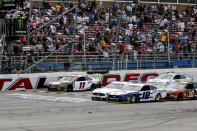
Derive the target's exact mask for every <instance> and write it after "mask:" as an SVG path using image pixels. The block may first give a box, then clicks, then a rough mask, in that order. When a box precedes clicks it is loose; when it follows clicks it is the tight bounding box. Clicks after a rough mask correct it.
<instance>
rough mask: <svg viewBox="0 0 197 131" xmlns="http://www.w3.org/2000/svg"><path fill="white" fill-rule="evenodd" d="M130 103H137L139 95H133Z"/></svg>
mask: <svg viewBox="0 0 197 131" xmlns="http://www.w3.org/2000/svg"><path fill="white" fill-rule="evenodd" d="M130 103H137V96H136V95H132V96H131V98H130Z"/></svg>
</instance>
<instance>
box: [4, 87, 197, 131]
mask: <svg viewBox="0 0 197 131" xmlns="http://www.w3.org/2000/svg"><path fill="white" fill-rule="evenodd" d="M196 130H197V100H189V101H168V102H159V103H154V102H152V103H140V104H115V103H106V102H95V101H91V100H90V92H78V93H77V92H75V93H70V94H67V93H60V94H57V93H45V92H21V91H20V92H19V91H18V92H0V131H196Z"/></svg>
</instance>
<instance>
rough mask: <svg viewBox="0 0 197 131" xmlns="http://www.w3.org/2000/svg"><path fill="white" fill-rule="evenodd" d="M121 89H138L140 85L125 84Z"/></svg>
mask: <svg viewBox="0 0 197 131" xmlns="http://www.w3.org/2000/svg"><path fill="white" fill-rule="evenodd" d="M122 89H123V90H132V91H139V90H140V89H141V87H140V86H139V85H126V86H125V87H124V88H122Z"/></svg>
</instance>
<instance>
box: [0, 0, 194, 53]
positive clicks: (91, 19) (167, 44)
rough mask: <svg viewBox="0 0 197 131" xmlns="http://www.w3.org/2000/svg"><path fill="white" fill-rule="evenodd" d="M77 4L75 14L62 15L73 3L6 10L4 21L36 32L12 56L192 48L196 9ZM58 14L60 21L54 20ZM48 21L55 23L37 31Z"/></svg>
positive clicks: (16, 45) (83, 0) (81, 0)
mask: <svg viewBox="0 0 197 131" xmlns="http://www.w3.org/2000/svg"><path fill="white" fill-rule="evenodd" d="M67 1H68V0H67ZM77 6H78V7H79V8H78V9H77V10H72V11H71V12H69V13H65V12H66V11H68V10H69V9H71V8H73V7H75V5H74V4H72V3H64V2H61V3H50V2H48V3H47V2H45V3H43V5H35V4H34V5H33V6H32V10H31V11H30V3H29V1H28V0H27V1H26V3H25V7H24V8H20V7H18V9H17V11H15V12H14V13H12V12H11V11H7V12H6V14H5V15H4V18H6V19H10V18H12V17H14V18H24V19H28V21H29V22H30V26H28V28H29V29H30V32H32V31H35V30H37V31H35V32H34V33H32V34H31V35H30V36H29V38H27V37H21V38H20V40H19V41H16V42H15V43H14V44H13V53H14V54H15V55H25V52H26V51H30V53H31V54H33V53H34V54H35V53H37V54H38V55H42V54H47V53H48V54H49V53H53V52H54V51H55V50H59V52H61V53H63V54H71V53H74V54H80V53H81V54H82V53H83V52H84V51H85V52H86V53H88V52H93V53H95V52H97V53H103V54H107V55H109V54H114V53H120V54H126V53H128V54H133V53H134V52H137V53H138V54H148V53H161V54H163V53H166V52H167V51H170V52H189V53H191V52H192V51H193V50H194V43H195V34H196V29H197V9H196V7H191V8H187V9H186V10H178V9H177V7H176V6H175V5H162V4H150V5H143V4H139V3H132V2H128V3H125V4H124V5H123V4H121V5H120V4H118V3H117V2H116V1H114V2H112V5H111V7H109V8H108V7H106V6H105V4H104V3H103V2H100V3H99V4H96V1H92V2H86V0H79V1H78V5H77ZM30 12H31V14H29V13H30ZM60 15H61V16H62V17H59V18H58V19H56V20H55V18H56V17H57V16H60ZM1 17H2V16H1ZM51 20H54V21H53V22H51V23H50V24H48V25H46V26H45V27H43V28H41V29H39V30H38V28H39V27H41V26H42V25H44V24H47V23H48V22H50V21H51ZM84 41H85V42H84ZM5 53H6V52H5Z"/></svg>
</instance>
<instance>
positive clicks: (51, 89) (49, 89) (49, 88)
mask: <svg viewBox="0 0 197 131" xmlns="http://www.w3.org/2000/svg"><path fill="white" fill-rule="evenodd" d="M47 90H48V91H57V89H56V88H51V87H50V86H49V87H47Z"/></svg>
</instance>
